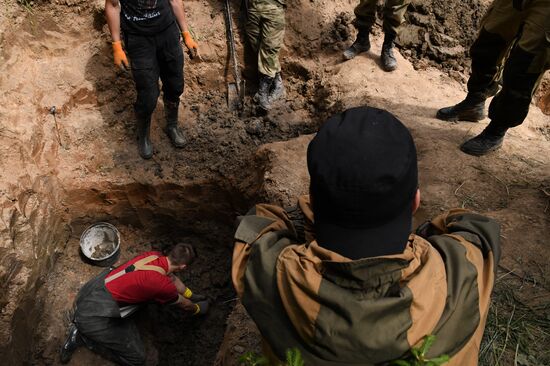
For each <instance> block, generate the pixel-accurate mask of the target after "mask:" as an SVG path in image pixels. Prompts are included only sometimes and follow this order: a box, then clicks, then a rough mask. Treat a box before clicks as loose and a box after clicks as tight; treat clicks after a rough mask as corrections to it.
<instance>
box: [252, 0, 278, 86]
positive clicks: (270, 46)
mask: <svg viewBox="0 0 550 366" xmlns="http://www.w3.org/2000/svg"><path fill="white" fill-rule="evenodd" d="M246 34H247V36H248V40H249V42H250V44H251V46H252V49H253V50H254V53H256V54H257V55H258V71H259V72H260V73H261V74H264V75H267V76H269V77H274V76H275V74H276V73H278V72H280V71H281V64H280V63H279V51H280V49H281V47H282V45H283V41H284V35H285V8H284V7H283V6H282V5H281V4H280V3H279V2H277V1H273V0H271V1H269V0H251V1H250V5H249V8H248V19H247V22H246Z"/></svg>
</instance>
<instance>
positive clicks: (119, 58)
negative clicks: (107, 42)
mask: <svg viewBox="0 0 550 366" xmlns="http://www.w3.org/2000/svg"><path fill="white" fill-rule="evenodd" d="M113 59H114V61H115V65H116V66H118V67H120V68H128V58H127V57H126V53H124V50H123V49H122V42H120V41H115V42H113Z"/></svg>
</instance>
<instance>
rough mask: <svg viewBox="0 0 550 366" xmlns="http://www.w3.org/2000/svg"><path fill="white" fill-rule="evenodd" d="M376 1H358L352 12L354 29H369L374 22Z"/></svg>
mask: <svg viewBox="0 0 550 366" xmlns="http://www.w3.org/2000/svg"><path fill="white" fill-rule="evenodd" d="M377 3H378V0H360V1H359V4H358V5H357V6H356V7H355V9H354V10H353V12H354V14H355V28H357V29H358V30H361V29H368V30H369V31H370V29H371V28H372V26H373V25H374V23H375V22H376V4H377Z"/></svg>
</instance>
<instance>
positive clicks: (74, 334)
mask: <svg viewBox="0 0 550 366" xmlns="http://www.w3.org/2000/svg"><path fill="white" fill-rule="evenodd" d="M83 343H84V342H82V338H80V335H79V334H78V329H77V328H76V325H75V324H74V323H71V325H70V326H69V334H68V335H67V339H66V340H65V343H63V346H62V347H61V350H60V352H59V361H60V362H61V363H62V364H66V363H68V362H69V361H70V360H71V357H72V356H73V353H74V351H75V350H76V349H77V348H78V347H80V346H82V345H83Z"/></svg>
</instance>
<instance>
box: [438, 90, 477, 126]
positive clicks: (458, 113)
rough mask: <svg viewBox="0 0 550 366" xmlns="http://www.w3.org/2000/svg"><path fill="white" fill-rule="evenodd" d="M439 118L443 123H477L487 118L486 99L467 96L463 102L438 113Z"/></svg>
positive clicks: (442, 109)
mask: <svg viewBox="0 0 550 366" xmlns="http://www.w3.org/2000/svg"><path fill="white" fill-rule="evenodd" d="M436 117H437V118H439V119H441V120H443V121H451V122H454V121H469V122H477V121H481V120H482V119H484V118H485V99H480V98H473V97H471V96H466V99H464V100H463V101H462V102H460V103H458V104H455V105H453V106H450V107H445V108H441V109H440V110H438V111H437V115H436Z"/></svg>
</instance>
